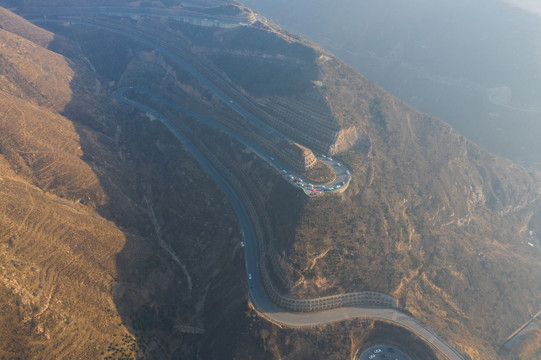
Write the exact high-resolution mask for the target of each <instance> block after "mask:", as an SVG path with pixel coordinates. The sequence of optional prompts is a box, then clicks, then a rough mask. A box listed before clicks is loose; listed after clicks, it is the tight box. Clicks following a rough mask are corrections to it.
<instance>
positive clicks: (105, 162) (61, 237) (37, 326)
mask: <svg viewBox="0 0 541 360" xmlns="http://www.w3.org/2000/svg"><path fill="white" fill-rule="evenodd" d="M0 24H1V28H2V29H0V44H1V45H0V249H1V251H0V294H1V295H0V302H1V307H2V312H1V314H0V322H1V323H2V329H1V330H0V357H6V358H25V359H37V358H40V359H57V358H81V359H82V358H85V359H90V358H100V357H101V358H104V357H108V356H113V357H114V358H133V357H135V356H136V355H137V356H139V357H148V358H160V357H162V358H163V357H167V358H171V357H177V358H178V357H180V358H182V357H185V356H187V357H190V356H193V354H194V353H195V352H196V351H197V344H198V343H199V342H200V340H201V335H193V334H189V333H188V334H185V333H184V332H183V330H182V329H183V328H182V326H192V327H201V328H207V327H210V326H212V325H213V324H214V326H217V325H216V321H215V319H213V318H211V320H210V321H208V322H207V321H206V320H205V316H207V313H206V312H205V311H204V309H205V306H204V304H205V299H206V298H207V295H208V296H214V295H213V294H214V293H215V292H216V291H218V290H217V289H216V285H215V284H216V283H218V284H220V285H223V284H228V282H231V281H232V280H233V281H234V280H238V277H239V276H240V273H239V272H240V271H241V270H242V264H243V261H242V257H241V253H240V252H239V250H238V249H239V245H238V243H239V238H238V236H239V234H238V230H237V228H236V222H235V219H234V216H233V213H232V210H231V208H230V207H229V204H228V203H227V202H226V200H225V198H224V196H223V194H221V193H220V192H219V191H218V190H217V188H216V186H215V184H214V183H213V182H212V181H211V180H210V179H209V178H208V177H207V176H206V174H205V173H204V172H203V171H202V170H201V169H200V168H199V167H198V166H197V165H196V164H195V163H194V162H193V161H192V160H190V157H189V155H188V154H187V153H186V152H185V150H183V149H182V147H181V146H179V144H178V143H177V141H176V140H175V139H174V138H172V137H171V136H170V135H169V134H168V133H167V131H165V130H164V129H162V128H160V127H159V126H156V124H151V123H150V122H148V119H147V118H146V117H145V116H141V115H140V114H138V113H136V112H133V110H132V109H126V108H123V107H119V106H118V104H115V103H113V102H112V101H111V100H110V99H111V94H110V93H107V86H106V85H104V83H103V77H102V76H100V75H99V74H97V73H95V72H94V71H93V68H92V66H90V65H89V61H88V59H87V58H86V57H85V55H84V53H83V52H81V51H80V49H79V46H78V45H77V44H76V43H73V42H72V41H70V40H68V39H66V38H63V37H61V36H58V35H55V34H53V33H50V32H48V31H45V30H43V29H40V28H37V27H35V26H33V25H31V24H30V23H28V22H26V21H25V20H23V19H21V18H20V17H18V16H15V15H14V14H12V13H10V12H8V11H6V10H5V9H1V8H0ZM50 49H57V50H58V52H54V51H51V50H50ZM61 54H68V55H69V57H67V56H64V55H61ZM166 153H171V156H165V155H164V154H166ZM193 184H197V186H198V188H199V189H201V190H202V192H201V193H200V192H193V191H187V189H190V187H193ZM217 213H219V214H220V215H219V216H216V215H215V214H217ZM164 218H165V219H167V222H166V225H165V226H164V225H163V222H164V221H165V220H164ZM209 218H215V219H216V220H215V221H213V222H212V223H210V222H208V221H207V219H209ZM170 220H172V222H170ZM217 234H219V236H217ZM160 236H163V237H164V238H165V240H166V241H167V242H168V244H169V246H170V248H172V249H173V250H171V249H169V250H167V249H166V247H167V245H166V246H165V247H164V246H163V245H162V244H163V243H162V241H163V239H160ZM211 245H212V246H211ZM171 251H173V253H175V252H176V254H177V257H176V261H175V259H174V257H173V256H171V255H170V254H171ZM224 253H226V254H228V255H227V256H225V257H223V256H222V255H223V254H224ZM180 264H182V265H184V266H187V270H186V269H184V270H183V269H182V267H181V266H180ZM224 269H226V270H224ZM232 274H233V275H232ZM225 275H227V276H229V277H226V279H225V280H223V277H224V276H225ZM222 280H223V281H222ZM227 293H229V294H230V295H229V296H227V295H225V294H227ZM221 295H224V296H225V298H222V297H219V298H218V299H219V301H218V303H219V308H223V304H222V303H221V302H220V301H221V299H226V301H228V302H230V303H233V304H234V306H235V307H236V309H239V308H240V309H242V308H243V307H244V306H246V305H245V304H246V302H245V297H244V296H243V293H242V281H234V282H233V283H231V284H230V285H229V289H228V290H227V291H222V292H221ZM218 323H219V322H218ZM222 349H223V348H222Z"/></svg>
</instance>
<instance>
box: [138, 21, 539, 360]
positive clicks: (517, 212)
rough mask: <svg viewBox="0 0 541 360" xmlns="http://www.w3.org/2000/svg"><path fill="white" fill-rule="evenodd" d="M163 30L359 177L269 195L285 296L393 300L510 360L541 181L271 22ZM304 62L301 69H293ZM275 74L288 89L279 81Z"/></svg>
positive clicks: (467, 343) (462, 344) (476, 352)
mask: <svg viewBox="0 0 541 360" xmlns="http://www.w3.org/2000/svg"><path fill="white" fill-rule="evenodd" d="M147 21H148V20H147ZM150 22H151V21H149V22H147V24H146V25H145V26H147V27H148V26H150V25H149V24H150ZM141 25H144V24H143V23H141ZM169 25H170V26H171V28H172V29H174V30H176V31H177V32H176V33H177V34H178V35H177V36H178V38H179V39H182V40H181V42H179V44H182V45H179V46H181V47H182V48H183V49H185V51H188V50H190V51H192V54H190V55H189V56H193V55H194V54H195V55H196V56H197V58H198V59H199V61H201V62H202V63H204V64H205V67H206V68H205V69H203V67H202V66H201V67H200V68H201V69H202V70H201V71H205V75H207V76H209V77H210V78H212V79H213V81H215V83H216V84H221V85H220V86H221V87H222V88H223V89H227V91H229V92H230V94H231V96H233V98H234V99H235V101H237V102H239V103H241V104H242V105H243V106H245V107H246V108H248V109H250V111H252V112H253V113H254V114H257V116H259V117H260V118H261V119H263V120H264V121H266V122H267V123H268V124H271V125H272V126H274V127H276V128H277V129H280V131H282V132H284V133H286V134H288V135H289V136H291V137H293V138H295V139H296V140H297V141H299V143H301V144H305V145H307V146H309V147H311V148H312V149H315V150H317V151H325V152H328V153H335V152H339V153H340V155H339V156H338V157H339V158H340V159H341V160H342V161H343V162H344V163H346V164H347V165H348V167H350V168H351V169H352V170H353V174H354V177H353V178H354V181H353V183H352V184H351V185H350V187H349V188H348V190H347V191H346V192H345V193H344V194H343V195H339V196H335V197H326V198H322V199H317V200H315V201H303V200H301V199H291V200H289V201H282V202H279V201H273V198H274V197H279V195H277V194H276V193H272V192H266V191H262V192H263V193H266V196H269V198H267V199H266V201H267V202H268V203H271V204H273V206H268V205H267V206H266V208H265V210H264V211H265V212H266V214H267V216H268V217H269V218H271V220H270V222H271V225H270V226H269V227H270V228H272V229H273V230H272V231H273V232H274V235H271V236H270V238H273V239H276V240H275V242H276V252H277V253H278V254H279V255H278V256H279V258H280V259H279V260H278V261H275V262H274V263H280V264H281V266H282V267H283V269H282V270H278V271H277V273H279V274H280V275H279V277H283V276H282V275H283V273H285V274H289V275H286V277H289V280H288V281H289V284H288V285H286V286H285V288H290V289H291V292H290V295H293V296H299V297H315V296H321V295H327V294H336V293H343V292H350V291H359V290H376V291H381V292H386V293H390V294H393V295H394V296H395V297H396V298H397V299H398V301H399V304H400V306H402V307H403V308H405V309H407V310H408V311H410V312H411V313H413V314H414V315H415V316H416V317H418V318H420V319H422V320H423V321H424V322H425V323H427V324H429V326H430V327H432V328H434V329H436V331H437V332H438V333H440V334H442V335H444V336H445V337H446V338H447V339H451V341H452V342H453V343H454V344H455V345H456V347H457V348H458V349H459V350H460V351H461V352H462V353H465V354H467V355H468V356H470V357H471V358H474V359H482V358H483V357H484V356H489V357H491V358H498V356H500V357H501V358H506V357H507V356H508V354H499V355H498V353H499V351H500V350H499V344H500V343H501V342H502V341H503V340H504V339H505V338H506V337H507V335H509V334H510V333H512V332H513V331H514V329H515V328H516V327H518V326H519V325H520V324H521V323H522V322H524V321H525V320H527V319H528V316H529V315H528V314H529V312H531V311H532V310H531V309H535V308H536V307H537V303H536V299H538V298H539V293H538V290H537V289H539V285H540V283H539V278H538V277H537V276H535V274H536V273H538V272H539V270H541V269H538V268H537V265H536V264H538V261H537V259H538V253H537V251H536V252H531V251H530V246H529V245H528V244H527V242H528V235H527V230H528V229H536V228H537V227H538V226H539V224H537V223H535V222H533V221H530V220H531V219H532V216H533V215H534V214H535V213H536V212H537V211H538V208H539V205H540V204H539V200H540V198H539V196H540V184H541V182H540V180H541V177H540V175H539V173H537V172H534V171H529V170H526V169H524V168H522V167H520V166H517V165H515V164H513V163H512V162H510V161H508V160H505V159H501V158H498V157H495V156H493V155H491V154H489V153H488V152H486V151H484V150H483V149H481V148H480V147H478V146H476V145H475V144H473V143H471V142H470V141H468V140H467V139H466V138H464V137H463V136H461V135H460V134H459V133H457V132H456V131H454V130H453V129H451V128H450V127H449V126H448V125H446V124H445V123H443V122H442V121H440V120H438V119H435V118H433V117H430V116H427V115H425V114H422V113H420V112H417V111H415V110H414V109H411V108H410V107H408V106H407V105H405V104H403V103H402V102H400V101H399V100H397V99H395V98H393V97H392V96H390V95H389V94H388V93H386V92H385V91H383V90H381V89H380V88H378V87H377V86H375V85H374V84H372V83H370V82H369V81H367V80H366V79H365V78H363V77H362V76H361V75H359V74H357V73H355V71H353V70H352V69H351V68H349V67H348V66H346V65H345V64H343V63H342V62H340V61H339V60H338V59H336V58H335V57H333V56H332V55H331V54H328V53H327V52H325V51H323V50H321V49H319V48H317V47H311V46H310V45H309V44H307V43H306V42H304V41H302V40H297V39H295V37H293V36H291V35H290V34H287V33H284V32H280V30H279V29H277V28H275V27H273V26H272V25H270V26H271V27H270V28H269V27H268V26H266V25H262V24H261V25H257V24H256V26H255V27H253V28H246V29H233V30H223V29H212V28H211V29H206V28H198V27H193V26H190V25H186V24H179V23H174V22H172V21H170V22H169ZM157 26H158V27H159V26H164V24H163V22H162V23H161V24H160V25H157ZM171 33H173V31H171ZM171 36H172V35H171ZM171 39H173V37H171ZM240 39H242V40H243V41H241V40H240ZM186 43H188V45H186ZM261 43H265V44H267V45H268V46H267V47H265V49H264V50H263V49H262V46H261V45H259V44H261ZM298 64H303V67H302V68H303V69H306V70H304V71H303V70H298V71H297V72H294V71H293V69H298V68H297V66H299V65H298ZM266 66H269V68H270V69H273V71H269V72H268V73H267V72H266V71H267V70H268V68H267V67H266ZM256 69H263V70H261V71H259V72H258V71H257V70H256ZM293 73H294V74H295V75H294V76H293V77H292V76H291V74H293ZM270 74H273V76H274V78H277V79H280V78H282V77H283V80H284V79H289V81H286V80H284V81H285V83H286V84H287V85H285V86H283V87H279V86H275V85H274V84H275V82H274V81H275V80H274V78H272V77H273V76H271V75H270ZM289 85H291V86H289ZM308 99H311V100H308ZM310 101H312V102H310ZM307 104H311V105H309V107H310V108H311V109H313V110H315V114H311V113H310V112H306V111H304V110H303V109H306V107H307V106H308V105H307ZM315 104H319V105H315ZM320 124H324V125H322V126H326V127H327V128H328V129H330V130H333V129H335V130H338V131H337V132H336V133H335V135H334V138H332V139H331V137H330V136H329V134H330V133H331V132H330V130H329V131H327V132H325V131H321V132H318V131H314V130H313V129H319V126H320ZM325 134H326V135H325ZM330 139H331V140H332V141H331V140H330ZM279 198H281V197H279ZM264 202H265V201H262V204H263V203H264ZM291 202H294V203H296V205H295V206H291ZM262 206H263V205H262ZM292 209H296V211H297V213H296V214H293V213H292ZM487 305H488V306H487ZM486 354H489V355H486Z"/></svg>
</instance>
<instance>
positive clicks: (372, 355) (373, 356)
mask: <svg viewBox="0 0 541 360" xmlns="http://www.w3.org/2000/svg"><path fill="white" fill-rule="evenodd" d="M375 357H376V355H374V354H371V355H370V356H369V357H368V358H369V359H373V358H375Z"/></svg>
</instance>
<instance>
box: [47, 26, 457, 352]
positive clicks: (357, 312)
mask: <svg viewBox="0 0 541 360" xmlns="http://www.w3.org/2000/svg"><path fill="white" fill-rule="evenodd" d="M55 22H58V21H55ZM61 22H63V21H61ZM70 22H72V23H79V24H82V25H88V26H92V27H96V28H99V29H102V30H106V31H110V32H113V33H116V34H118V35H121V36H124V37H127V38H129V39H132V40H135V41H137V42H140V43H142V44H145V45H147V46H150V47H152V48H155V49H156V50H158V51H160V52H161V53H163V54H164V55H166V56H167V57H169V58H170V59H172V60H173V61H175V62H176V63H177V64H178V65H180V66H182V67H184V69H185V70H187V71H188V72H190V73H191V74H192V75H194V76H195V77H196V78H198V79H199V80H200V81H201V82H202V83H203V84H204V85H205V86H207V87H208V88H209V90H211V91H213V92H214V94H215V95H216V96H217V97H218V98H220V99H221V100H222V101H224V103H226V104H227V105H228V106H230V107H231V108H232V109H233V110H235V111H236V112H237V113H238V114H240V115H241V116H243V117H245V118H246V119H248V120H250V121H253V122H254V123H256V124H260V125H261V127H262V128H264V129H265V128H267V129H269V131H270V132H271V133H272V134H275V136H278V137H284V135H283V134H281V133H279V132H278V131H276V130H274V129H273V128H271V127H269V126H268V125H267V124H265V123H262V122H261V121H259V120H258V119H257V118H255V117H254V116H253V115H251V114H250V113H249V112H247V111H246V110H244V109H243V108H241V107H240V106H239V105H237V104H235V103H233V101H232V99H231V98H229V97H228V96H227V95H226V94H225V93H223V92H222V91H221V90H220V89H218V88H217V87H216V86H214V85H213V84H212V83H211V82H210V81H209V80H207V79H206V78H205V77H204V76H203V75H202V74H200V73H199V72H198V71H197V70H196V69H194V68H193V67H192V66H191V65H190V64H188V63H186V62H185V61H184V60H182V59H181V58H180V57H178V56H177V55H175V54H173V53H172V52H170V51H169V50H166V49H164V48H162V47H160V46H157V45H155V44H153V43H152V42H150V41H147V40H145V39H142V38H139V37H137V36H134V35H131V34H128V33H125V32H123V31H119V30H115V29H111V28H107V27H105V26H100V25H95V24H92V23H86V22H80V21H70ZM119 100H120V101H121V102H123V103H126V104H129V105H131V106H134V107H136V108H137V109H139V110H141V111H144V112H148V113H149V114H151V115H153V116H155V117H156V118H157V119H158V120H160V121H161V122H162V123H163V124H164V125H165V126H166V127H167V128H168V129H169V131H171V133H172V134H173V135H174V136H175V137H176V138H177V139H178V140H179V141H180V142H181V143H182V144H183V145H184V146H185V147H186V148H187V149H188V150H189V151H190V152H191V153H192V155H193V156H194V158H195V159H196V161H197V162H198V163H199V164H200V165H201V166H202V167H203V168H204V169H205V171H207V172H208V174H209V175H210V176H211V177H212V178H213V179H214V181H215V182H216V183H217V184H218V186H219V187H220V188H221V189H222V190H223V191H224V193H225V194H226V196H227V197H228V198H229V200H230V202H231V205H232V207H233V209H234V211H235V213H236V215H237V218H238V220H239V225H240V228H241V231H242V233H243V234H244V238H245V262H246V269H247V271H248V273H251V274H252V280H251V281H252V283H251V284H250V285H253V289H251V287H252V286H249V289H250V290H249V293H250V297H251V300H252V303H253V304H254V306H255V308H256V309H258V311H260V312H261V313H262V315H263V316H265V317H267V318H268V319H270V320H271V321H274V322H276V323H280V324H283V325H287V326H291V327H304V326H312V325H320V324H327V323H331V322H337V321H342V320H348V319H355V318H370V319H379V320H385V321H389V322H392V323H394V324H396V325H399V326H402V327H405V328H407V329H409V330H410V331H412V332H414V333H415V334H416V335H418V336H419V337H421V338H423V339H424V340H426V341H427V342H429V343H430V344H432V346H434V348H435V349H437V350H438V351H439V352H440V353H441V354H443V355H444V356H445V357H447V358H448V359H449V360H464V358H463V357H462V356H461V355H460V354H459V353H458V352H457V351H456V350H455V349H454V348H452V347H451V346H450V345H449V344H448V343H447V342H446V341H445V340H443V339H442V338H440V337H439V336H438V335H437V334H436V333H435V332H433V331H432V330H430V329H428V328H427V327H426V326H425V325H423V324H422V323H421V322H419V321H417V320H415V319H414V318H412V317H411V316H408V315H406V314H403V313H401V312H399V311H397V310H395V309H386V308H376V307H371V306H350V307H343V308H338V309H333V310H329V311H323V312H318V313H302V314H300V313H290V312H286V311H284V310H283V309H280V308H279V307H277V306H276V305H274V304H273V303H272V302H271V301H270V299H268V298H267V296H266V293H265V291H264V289H263V286H262V281H261V278H260V274H259V267H258V244H257V238H256V236H255V230H254V228H253V225H252V223H251V221H250V217H249V215H248V212H247V211H246V208H245V207H244V205H243V203H242V202H241V200H240V198H239V197H238V195H237V193H236V192H235V191H234V190H233V188H232V187H231V186H230V185H229V184H228V183H227V182H226V181H225V179H224V178H223V177H222V176H221V175H220V174H219V173H218V172H217V171H216V170H215V169H214V168H213V167H212V165H211V164H210V163H209V162H208V160H207V159H206V158H205V157H204V156H203V154H201V153H200V152H199V150H198V149H197V148H196V147H195V145H194V144H193V143H192V142H191V141H190V140H189V139H188V138H187V137H186V136H185V135H184V134H183V133H182V132H181V131H180V130H179V129H178V128H176V127H175V126H174V125H173V124H172V123H171V122H170V121H169V119H167V118H166V117H165V116H163V115H162V114H160V113H159V112H157V111H156V110H154V109H152V108H150V107H148V106H145V105H143V104H139V103H137V102H135V101H132V100H129V99H126V98H124V97H122V96H120V97H119Z"/></svg>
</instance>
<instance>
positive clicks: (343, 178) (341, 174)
mask: <svg viewBox="0 0 541 360" xmlns="http://www.w3.org/2000/svg"><path fill="white" fill-rule="evenodd" d="M40 21H44V22H67V21H66V20H36V22H40ZM68 22H69V23H73V24H80V25H85V26H91V27H94V28H97V29H100V30H105V31H109V32H112V33H115V34H117V35H120V36H123V37H126V38H128V39H131V40H134V41H137V42H139V43H141V44H144V45H147V46H149V47H152V48H154V49H156V50H157V51H159V52H161V53H162V54H163V55H165V56H167V57H168V58H169V59H171V60H173V62H175V63H176V64H177V65H179V66H180V67H182V68H184V70H186V71H187V72H188V73H190V74H191V75H192V76H194V77H195V78H196V79H197V80H199V81H200V82H201V84H203V85H204V86H205V87H206V88H207V89H209V90H210V91H212V93H213V94H214V95H215V96H216V97H217V98H218V99H220V100H221V101H222V102H223V103H224V104H225V105H227V106H228V107H230V108H231V109H232V110H234V111H235V112H236V113H237V114H239V115H240V116H242V117H243V118H245V119H246V120H248V121H249V122H251V123H252V124H254V125H255V126H257V127H259V128H260V129H261V130H263V131H265V132H266V133H268V134H269V135H271V136H273V137H276V138H278V139H287V140H289V141H292V140H291V139H289V138H288V137H287V136H286V135H284V134H283V133H281V132H279V131H278V130H276V129H274V128H273V127H271V126H269V125H267V124H266V123H264V122H263V121H261V120H259V119H258V118H257V117H255V116H254V115H252V114H251V113H250V112H248V111H247V110H245V109H244V108H243V107H241V106H240V105H238V104H237V103H235V102H234V101H233V99H231V97H229V96H228V95H227V94H226V93H224V92H223V91H222V90H220V89H219V88H218V87H217V86H216V85H214V84H213V83H212V82H210V80H208V79H207V78H206V77H205V76H204V75H203V74H201V73H200V72H199V71H198V70H197V69H195V68H194V67H193V66H191V65H190V64H189V63H187V62H186V61H185V60H183V59H182V58H180V57H179V56H178V55H175V54H174V53H173V52H171V51H169V50H167V49H165V48H163V47H161V46H158V45H156V44H154V43H152V42H151V41H149V40H145V39H143V38H140V37H138V36H135V35H132V34H129V33H127V32H124V31H121V30H117V29H111V28H108V27H106V26H102V25H97V24H93V23H89V22H84V21H78V20H69V21H68ZM163 100H165V103H167V104H169V105H170V106H173V107H176V106H178V105H177V104H174V105H171V103H170V102H169V101H167V100H166V99H163ZM181 111H183V110H181ZM239 140H240V139H239ZM254 149H255V148H254ZM317 158H318V159H319V160H321V161H323V162H324V163H326V164H327V165H328V166H330V167H331V168H332V169H333V171H334V172H335V174H336V178H335V180H333V181H332V182H331V183H329V184H324V185H326V186H329V187H330V186H333V187H335V186H337V185H339V184H340V186H347V185H349V180H350V178H351V176H350V174H349V171H348V170H347V169H346V168H345V166H344V165H342V164H340V165H339V163H338V162H337V161H335V160H332V161H331V160H329V159H328V158H324V157H322V156H317ZM266 160H267V162H269V163H271V164H272V165H274V166H275V167H276V168H278V169H280V170H282V169H287V172H288V173H290V174H294V175H295V176H296V177H300V175H299V174H296V173H295V172H294V171H292V170H291V169H289V168H288V167H286V166H285V164H283V163H281V162H279V161H277V160H275V159H274V158H273V157H272V156H269V157H267V158H266ZM290 182H291V181H290ZM291 183H292V184H294V183H293V182H291Z"/></svg>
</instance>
